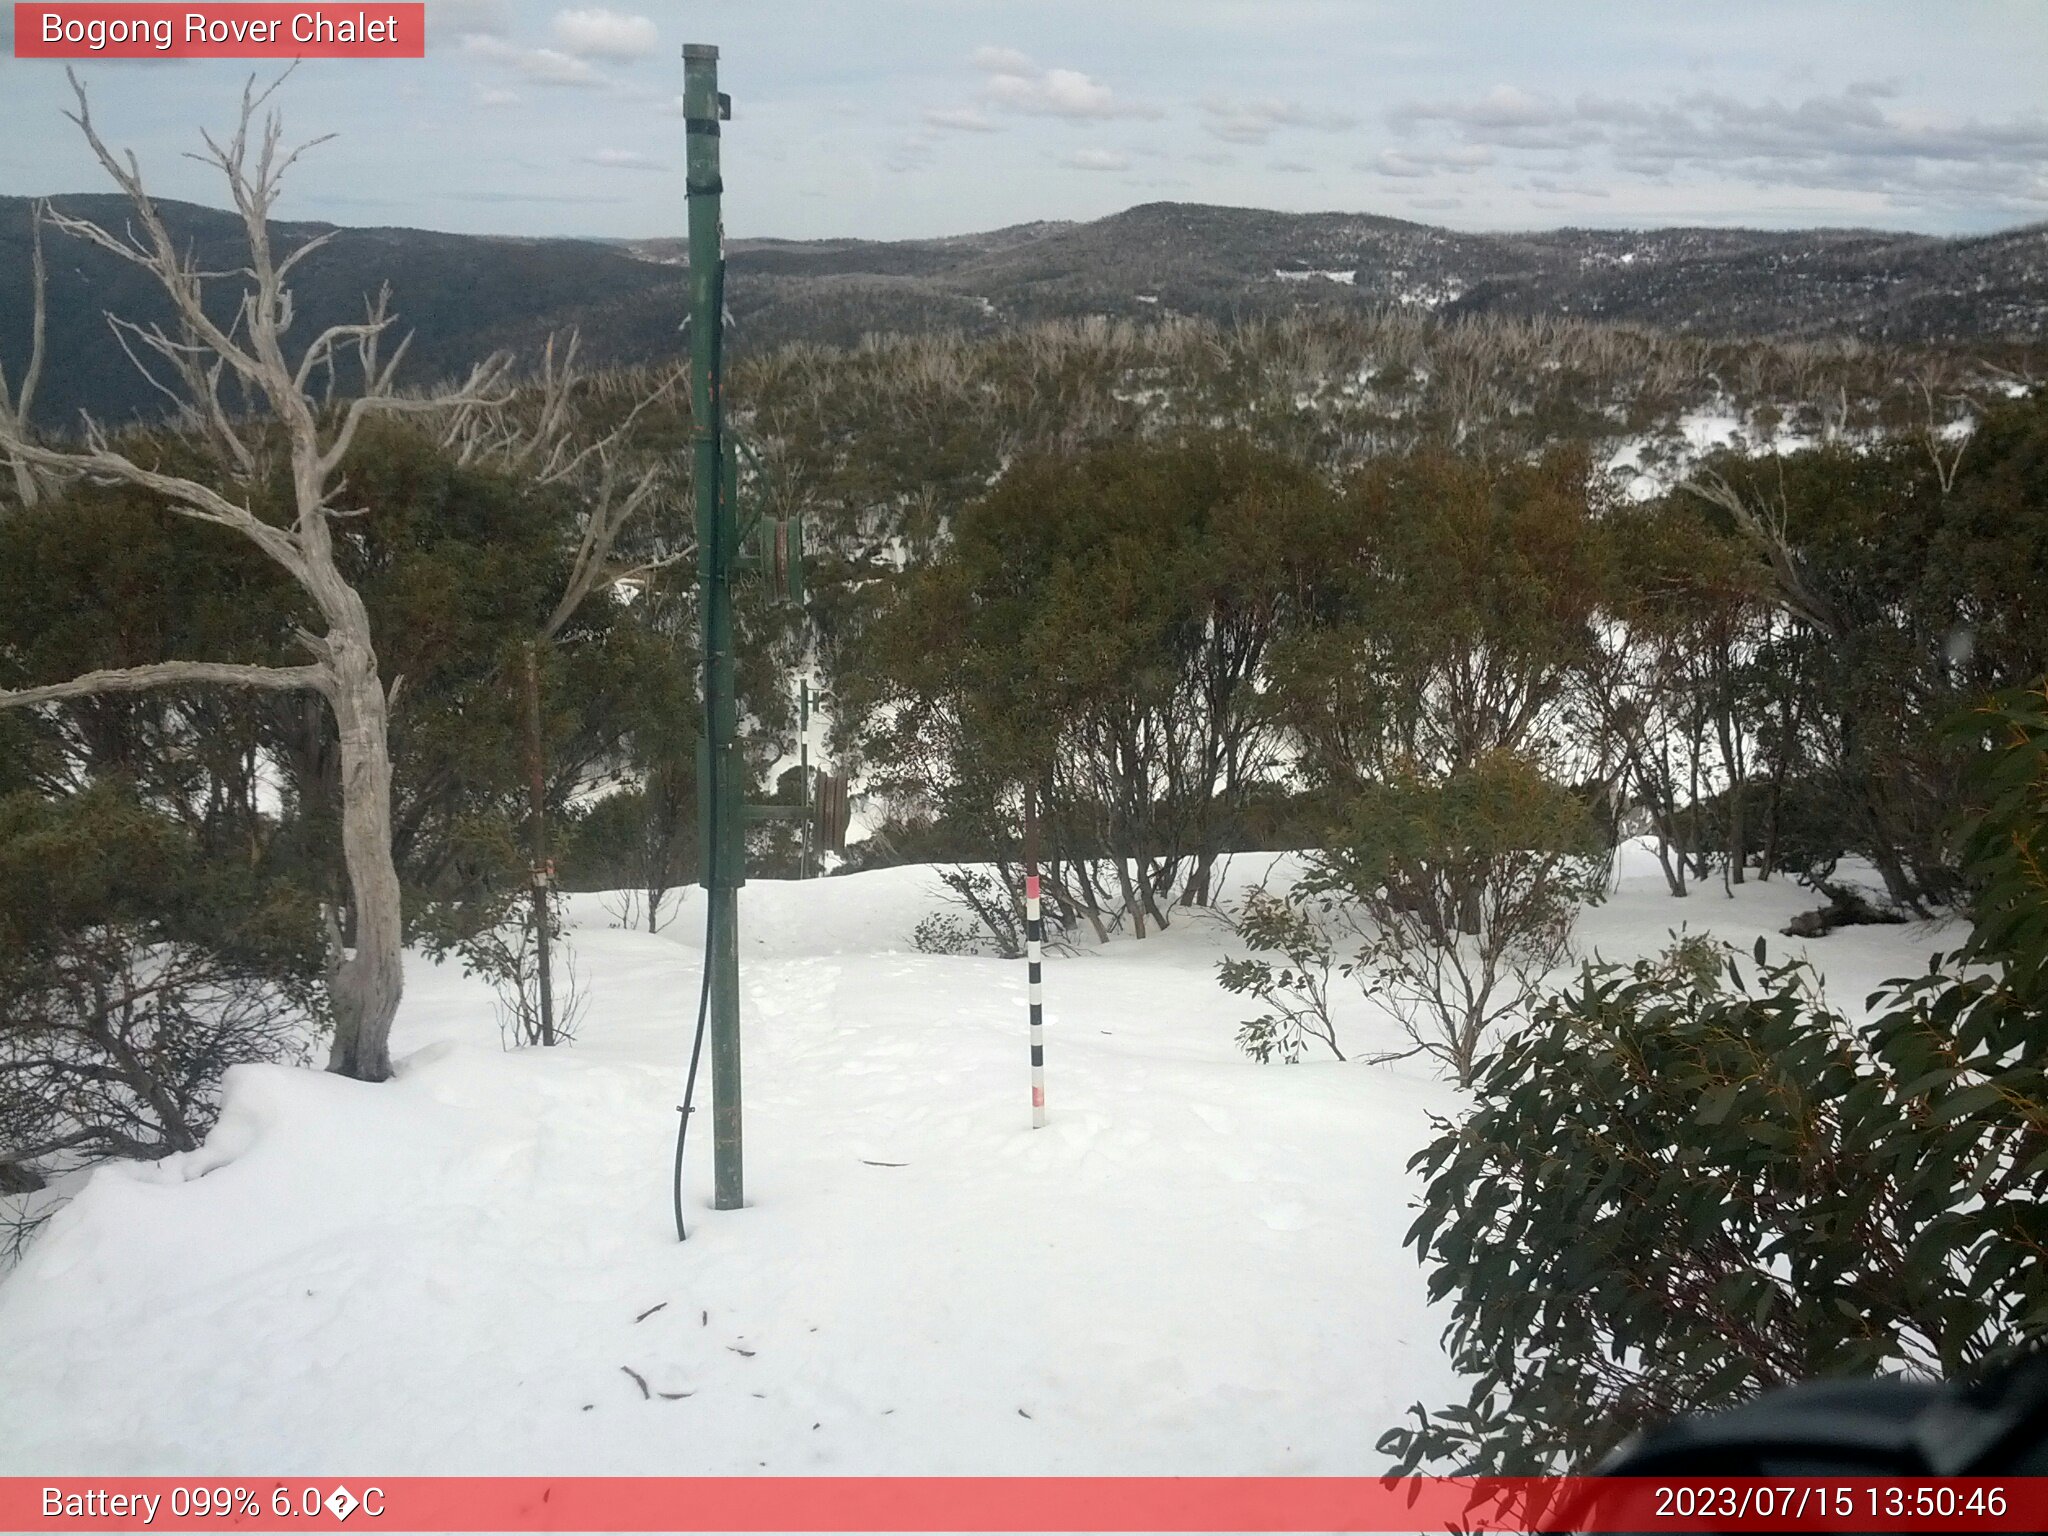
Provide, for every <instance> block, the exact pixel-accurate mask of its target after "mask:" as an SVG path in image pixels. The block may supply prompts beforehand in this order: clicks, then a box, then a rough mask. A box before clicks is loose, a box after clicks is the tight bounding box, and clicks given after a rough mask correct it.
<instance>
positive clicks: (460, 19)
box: [427, 0, 512, 45]
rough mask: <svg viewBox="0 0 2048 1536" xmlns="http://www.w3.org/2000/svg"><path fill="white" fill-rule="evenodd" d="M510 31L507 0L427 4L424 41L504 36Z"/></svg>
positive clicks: (446, 0) (452, 0) (436, 0)
mask: <svg viewBox="0 0 2048 1536" xmlns="http://www.w3.org/2000/svg"><path fill="white" fill-rule="evenodd" d="M511 31H512V7H511V5H510V4H509V3H508V0H434V3H433V4H432V5H430V6H428V7H427V41H428V43H429V44H430V45H431V44H433V43H436V42H439V41H442V40H444V39H450V38H453V39H458V40H459V39H461V38H465V37H504V36H507V35H508V34H509V33H510V32H511Z"/></svg>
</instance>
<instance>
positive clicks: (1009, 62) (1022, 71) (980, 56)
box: [971, 47, 1038, 75]
mask: <svg viewBox="0 0 2048 1536" xmlns="http://www.w3.org/2000/svg"><path fill="white" fill-rule="evenodd" d="M971 62H972V63H973V65H974V67H975V68H976V69H986V70H991V71H993V72H994V73H996V74H1002V75H1028V74H1030V73H1032V72H1033V71H1034V70H1036V69H1037V68H1038V66H1037V65H1035V64H1033V63H1032V62H1031V57H1030V55H1029V54H1023V53H1019V52H1018V51H1017V50H1016V49H1014V48H993V47H983V48H977V49H975V50H974V57H973V59H972V60H971Z"/></svg>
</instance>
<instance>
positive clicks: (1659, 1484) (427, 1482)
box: [0, 1477, 2048, 1533]
mask: <svg viewBox="0 0 2048 1536" xmlns="http://www.w3.org/2000/svg"><path fill="white" fill-rule="evenodd" d="M1447 1528H1449V1529H1462V1530H1467V1531H1474V1532H1479V1531H1486V1532H1502V1533H1507V1532H1550V1531H1589V1532H1591V1531H1606V1532H1613V1531H1674V1532H1678V1531H1745V1530H1749V1531H2043V1530H2048V1478H2026V1477H2008V1478H1918V1479H1915V1478H1858V1477H1798V1478H1481V1479H1467V1478H1398V1479H1382V1478H1371V1477H567V1478H547V1477H392V1478H379V1477H349V1478H332V1477H322V1478H284V1479H280V1478H223V1479H216V1480H213V1481H202V1480H200V1479H197V1478H172V1477H114V1478H83V1477H52V1478H41V1479H38V1478H26V1477H15V1478H0V1529H4V1530H7V1531H128V1530H150V1531H307V1530H326V1531H331V1530H346V1531H358V1530H359V1531H370V1532H380V1533H381V1532H390V1533H396V1532H402V1531H807V1532H808V1531H1061V1532H1065V1531H1118V1532H1121V1531H1432V1530H1435V1531H1441V1530H1445V1529H1447Z"/></svg>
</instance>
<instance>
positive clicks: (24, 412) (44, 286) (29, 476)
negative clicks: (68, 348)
mask: <svg viewBox="0 0 2048 1536" xmlns="http://www.w3.org/2000/svg"><path fill="white" fill-rule="evenodd" d="M48 216H49V204H47V203H37V204H36V205H35V209H34V211H33V212H32V213H31V214H30V215H29V224H30V233H29V241H30V244H29V250H30V256H29V272H30V281H31V285H32V290H33V293H34V299H33V303H34V310H33V312H32V314H31V315H30V318H29V344H28V363H27V365H26V366H25V367H24V368H23V370H22V375H21V388H20V390H19V391H18V392H12V393H10V391H9V390H8V387H7V368H6V365H5V364H4V363H0V434H5V435H7V436H10V437H26V436H27V435H28V418H29V412H30V411H31V410H33V409H34V408H35V403H36V385H37V384H38V383H39V382H41V380H42V376H43V330H44V325H45V323H46V322H47V320H48V318H49V307H50V305H49V275H50V274H49V268H48V267H47V265H46V264H45V263H44V260H43V224H44V223H45V221H46V220H47V219H48ZM7 460H8V463H9V465H10V466H11V467H12V468H13V470H14V494H15V497H16V499H17V500H19V501H20V503H21V504H22V505H23V506H24V507H32V506H34V505H35V504H36V503H37V501H39V500H40V499H41V496H42V483H41V478H40V476H39V475H38V473H37V470H36V467H35V466H34V465H33V464H31V463H30V462H29V461H28V460H27V459H26V458H24V457H22V456H21V455H20V454H9V455H8V456H7Z"/></svg>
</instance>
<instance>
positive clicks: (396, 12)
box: [14, 0, 427, 59]
mask: <svg viewBox="0 0 2048 1536" xmlns="http://www.w3.org/2000/svg"><path fill="white" fill-rule="evenodd" d="M426 53H427V8H426V6H425V5H424V4H419V3H417V0H415V3H411V4H391V5H384V4H375V3H373V4H369V5H365V4H362V3H360V0H358V3H357V4H354V5H317V4H316V5H234V4H229V5H223V4H219V3H217V0H216V3H214V4H201V5H77V4H70V5H16V6H15V7H14V56H15V57H16V58H17V59H421V58H425V57H426Z"/></svg>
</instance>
